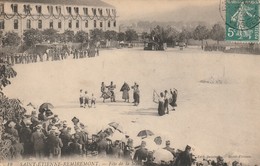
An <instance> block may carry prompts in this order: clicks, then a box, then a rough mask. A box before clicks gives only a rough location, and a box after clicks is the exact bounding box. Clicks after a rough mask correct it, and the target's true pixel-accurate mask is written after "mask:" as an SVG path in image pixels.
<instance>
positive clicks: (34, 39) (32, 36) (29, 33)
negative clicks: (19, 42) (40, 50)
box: [23, 29, 44, 47]
mask: <svg viewBox="0 0 260 166" xmlns="http://www.w3.org/2000/svg"><path fill="white" fill-rule="evenodd" d="M23 36H24V37H23V41H24V43H25V45H26V46H28V47H32V46H35V44H38V43H41V42H43V39H44V38H43V35H42V32H41V31H40V30H38V29H29V30H26V31H25V32H24V33H23Z"/></svg>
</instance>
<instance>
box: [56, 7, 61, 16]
mask: <svg viewBox="0 0 260 166" xmlns="http://www.w3.org/2000/svg"><path fill="white" fill-rule="evenodd" d="M56 11H57V13H58V14H61V7H60V6H56Z"/></svg>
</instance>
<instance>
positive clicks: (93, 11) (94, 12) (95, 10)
mask: <svg viewBox="0 0 260 166" xmlns="http://www.w3.org/2000/svg"><path fill="white" fill-rule="evenodd" d="M92 13H93V15H94V16H95V15H97V9H95V8H92Z"/></svg>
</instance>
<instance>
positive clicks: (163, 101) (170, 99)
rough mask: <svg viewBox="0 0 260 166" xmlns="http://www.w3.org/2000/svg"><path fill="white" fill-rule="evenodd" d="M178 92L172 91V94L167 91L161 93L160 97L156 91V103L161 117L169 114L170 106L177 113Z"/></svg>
mask: <svg viewBox="0 0 260 166" xmlns="http://www.w3.org/2000/svg"><path fill="white" fill-rule="evenodd" d="M177 95H178V91H177V89H174V90H172V89H170V94H169V92H168V91H167V90H165V91H164V92H161V93H160V95H158V94H157V93H156V91H154V102H156V103H158V114H159V116H163V115H165V114H169V105H171V106H172V108H173V109H172V110H173V111H175V107H177V104H176V101H177ZM155 96H157V97H158V100H156V99H155Z"/></svg>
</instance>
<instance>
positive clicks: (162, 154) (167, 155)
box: [153, 149, 173, 164]
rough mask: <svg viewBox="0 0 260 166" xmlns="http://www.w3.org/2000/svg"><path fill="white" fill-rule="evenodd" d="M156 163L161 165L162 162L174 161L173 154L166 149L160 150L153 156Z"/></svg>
mask: <svg viewBox="0 0 260 166" xmlns="http://www.w3.org/2000/svg"><path fill="white" fill-rule="evenodd" d="M153 157H154V161H153V162H154V163H157V164H161V162H162V161H164V162H169V161H172V160H173V155H172V153H171V152H169V151H168V150H165V149H158V150H156V151H155V152H154V154H153Z"/></svg>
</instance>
